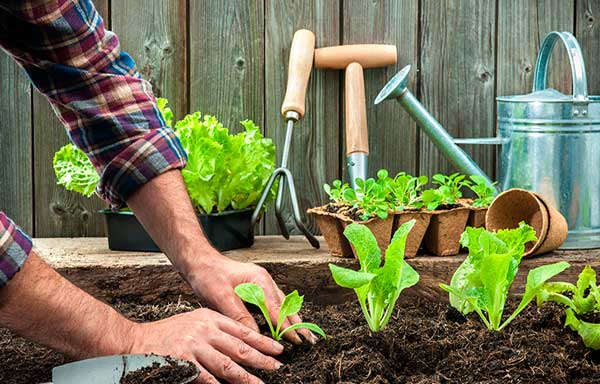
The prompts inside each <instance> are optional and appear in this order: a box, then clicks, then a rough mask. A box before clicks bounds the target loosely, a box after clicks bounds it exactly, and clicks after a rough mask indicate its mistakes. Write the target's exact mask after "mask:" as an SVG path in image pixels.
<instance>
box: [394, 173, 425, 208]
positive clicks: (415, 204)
mask: <svg viewBox="0 0 600 384" xmlns="http://www.w3.org/2000/svg"><path fill="white" fill-rule="evenodd" d="M428 182H429V179H428V178H427V176H418V177H415V176H411V175H407V174H406V173H405V172H400V173H398V174H397V175H396V177H394V178H393V179H391V180H390V181H389V183H388V191H389V194H388V196H389V201H390V203H391V204H392V206H393V207H394V209H395V210H396V211H403V210H405V209H421V208H422V207H423V201H422V199H421V189H422V188H423V186H424V185H426V184H427V183H428Z"/></svg>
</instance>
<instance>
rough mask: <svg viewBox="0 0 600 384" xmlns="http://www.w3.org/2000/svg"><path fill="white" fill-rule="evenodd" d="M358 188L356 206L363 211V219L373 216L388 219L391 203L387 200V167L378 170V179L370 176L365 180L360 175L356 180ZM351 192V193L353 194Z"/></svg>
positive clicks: (355, 192) (355, 198)
mask: <svg viewBox="0 0 600 384" xmlns="http://www.w3.org/2000/svg"><path fill="white" fill-rule="evenodd" d="M355 182H356V186H357V189H356V191H352V192H354V195H355V197H354V200H355V201H356V206H357V207H358V208H360V209H361V210H362V211H363V214H362V216H361V219H362V220H368V219H369V218H371V217H379V218H380V219H387V217H388V214H389V211H390V204H389V202H388V201H387V200H388V199H387V192H388V187H387V185H388V182H389V177H388V173H387V171H386V170H385V169H380V170H379V171H378V172H377V180H375V179H373V178H368V179H367V180H363V179H361V178H360V177H358V178H356V180H355ZM352 192H351V193H349V195H351V194H352Z"/></svg>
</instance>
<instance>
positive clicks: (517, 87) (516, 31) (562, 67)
mask: <svg viewBox="0 0 600 384" xmlns="http://www.w3.org/2000/svg"><path fill="white" fill-rule="evenodd" d="M574 6H575V2H574V0H547V1H536V0H528V1H523V2H515V1H512V0H499V2H498V37H497V39H498V69H497V79H498V80H497V88H496V94H497V95H498V96H505V95H517V94H524V93H529V92H531V89H532V86H533V76H534V70H535V63H536V60H537V55H538V51H539V48H540V44H541V42H542V40H543V38H544V37H545V36H546V34H547V33H548V32H551V31H569V32H574V31H573V26H574V20H573V14H574V12H573V11H574ZM559 45H560V44H559V43H557V46H556V47H555V48H554V51H553V54H552V59H551V62H550V67H549V68H550V72H549V74H550V76H549V79H548V87H552V88H555V89H558V90H560V91H562V92H565V93H570V92H571V69H570V66H569V59H568V57H567V55H566V51H565V49H564V47H562V46H559Z"/></svg>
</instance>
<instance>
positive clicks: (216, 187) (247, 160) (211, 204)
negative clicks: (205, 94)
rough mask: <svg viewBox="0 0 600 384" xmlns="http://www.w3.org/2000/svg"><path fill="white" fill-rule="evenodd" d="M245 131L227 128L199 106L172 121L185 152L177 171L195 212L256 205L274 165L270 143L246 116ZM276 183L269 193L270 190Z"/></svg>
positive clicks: (272, 192)
mask: <svg viewBox="0 0 600 384" xmlns="http://www.w3.org/2000/svg"><path fill="white" fill-rule="evenodd" d="M241 124H242V126H243V127H244V132H240V133H238V134H235V135H231V134H229V130H228V129H227V128H225V127H224V126H223V125H222V124H221V123H219V121H218V120H217V119H216V118H215V117H213V116H210V115H205V116H202V115H201V114H200V112H196V113H193V114H191V115H187V116H185V117H184V118H183V120H180V121H178V122H177V124H175V132H176V133H177V135H178V136H179V139H180V140H181V144H182V145H183V147H184V149H185V151H186V152H187V154H188V163H187V166H186V167H185V168H184V169H183V171H182V174H183V178H184V180H185V184H186V187H187V190H188V192H189V194H190V198H191V200H192V204H193V205H194V207H195V208H196V210H197V211H198V212H200V213H212V212H223V211H225V210H231V209H243V208H246V207H249V206H253V205H255V204H256V203H257V202H258V200H259V199H260V196H261V194H262V191H263V189H264V186H265V184H266V183H267V181H268V180H269V178H270V177H271V173H272V172H273V170H274V169H275V145H274V144H273V142H272V141H271V139H266V138H264V137H263V136H262V134H261V132H260V129H259V128H258V127H257V126H256V125H255V124H254V123H253V122H252V121H251V120H244V121H242V122H241ZM275 190H276V189H275V186H274V187H273V189H272V190H271V195H270V198H273V197H274V196H275Z"/></svg>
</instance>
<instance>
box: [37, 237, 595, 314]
mask: <svg viewBox="0 0 600 384" xmlns="http://www.w3.org/2000/svg"><path fill="white" fill-rule="evenodd" d="M320 240H321V244H322V245H323V248H321V249H320V250H315V249H313V248H312V247H311V246H310V245H309V244H308V243H307V242H306V240H305V239H304V238H303V237H300V236H293V237H292V238H291V239H290V240H289V241H286V240H284V239H283V238H282V237H280V236H264V237H257V238H256V243H255V245H254V246H253V247H252V248H247V249H241V250H237V251H231V252H227V255H228V256H229V257H231V258H233V259H236V260H240V261H245V262H252V263H256V264H259V265H262V266H263V267H265V268H266V269H267V270H268V271H269V272H270V273H271V274H272V276H273V278H274V279H275V281H276V282H277V283H278V284H279V285H280V286H281V287H282V289H283V290H284V291H286V292H288V291H292V290H294V289H297V290H298V291H299V292H300V293H301V294H304V295H306V299H307V300H310V301H314V302H317V303H321V304H334V303H340V302H343V301H346V300H348V299H352V298H353V296H354V293H353V292H352V291H351V290H348V289H343V288H340V287H338V286H337V285H336V284H335V283H334V282H333V280H332V278H331V274H330V272H329V268H328V264H329V263H336V264H338V265H341V266H345V267H349V268H357V266H358V263H357V261H356V260H354V259H341V258H335V257H331V256H330V255H329V251H328V250H327V246H326V244H325V242H324V241H323V239H322V238H321V239H320ZM34 244H35V246H36V248H37V250H38V252H39V254H40V256H41V257H42V258H44V259H45V260H46V261H47V262H48V263H49V264H50V265H52V266H53V267H54V268H56V269H57V270H58V271H59V272H61V273H62V274H63V275H64V276H65V277H67V278H68V279H69V280H71V281H72V282H73V283H75V284H76V285H78V286H80V287H81V288H83V289H85V290H86V291H88V292H90V293H91V294H92V295H94V296H96V297H98V298H100V299H103V300H106V301H109V302H110V301H114V300H118V299H119V298H129V299H134V300H138V301H141V302H152V301H153V300H157V299H162V300H164V299H171V300H177V299H178V298H179V296H183V297H184V298H191V297H192V291H191V290H190V288H189V287H188V286H187V285H186V283H185V282H184V281H183V280H182V279H181V278H180V277H179V275H178V274H177V272H175V270H174V269H173V268H172V266H171V265H170V262H169V260H168V259H167V257H166V256H165V255H163V254H162V253H148V252H115V251H110V250H108V246H107V241H106V238H69V239H57V238H48V239H35V241H34ZM198 257H201V255H199V256H198ZM463 258H464V255H462V256H454V257H436V256H418V257H416V258H414V259H410V260H408V262H409V263H410V264H411V265H412V266H413V267H414V268H415V269H416V270H417V271H418V272H419V274H420V276H421V279H420V282H419V284H418V285H417V286H415V287H413V288H410V289H409V290H407V291H405V293H404V294H403V297H404V298H405V299H406V300H410V299H414V298H415V297H422V298H426V299H429V300H434V301H446V300H447V294H446V293H445V292H443V291H441V290H440V289H439V288H438V284H439V283H441V282H448V281H450V278H451V276H452V274H453V273H454V270H455V269H456V268H457V267H458V265H459V264H460V263H461V262H462V260H463ZM560 260H566V261H568V262H569V263H571V265H572V266H571V268H570V269H568V270H567V271H565V272H564V273H563V274H562V275H561V276H560V279H561V280H565V281H571V282H575V281H576V280H577V275H578V274H579V272H581V269H582V268H583V267H584V266H585V265H586V264H590V265H591V266H592V267H594V268H598V267H600V250H577V251H556V252H553V253H551V254H548V255H545V256H541V257H536V258H529V259H524V260H523V262H522V263H521V267H520V270H519V273H518V275H517V278H516V279H515V283H514V284H513V288H512V290H511V293H512V294H516V295H519V294H521V293H522V292H523V290H524V286H525V279H526V276H527V272H528V271H529V270H530V269H532V268H535V267H538V266H540V265H544V264H549V263H553V262H557V261H560Z"/></svg>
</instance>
